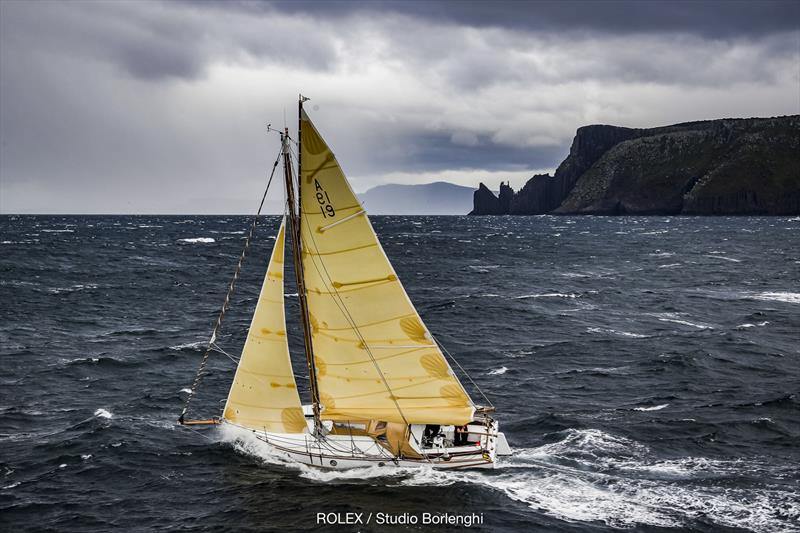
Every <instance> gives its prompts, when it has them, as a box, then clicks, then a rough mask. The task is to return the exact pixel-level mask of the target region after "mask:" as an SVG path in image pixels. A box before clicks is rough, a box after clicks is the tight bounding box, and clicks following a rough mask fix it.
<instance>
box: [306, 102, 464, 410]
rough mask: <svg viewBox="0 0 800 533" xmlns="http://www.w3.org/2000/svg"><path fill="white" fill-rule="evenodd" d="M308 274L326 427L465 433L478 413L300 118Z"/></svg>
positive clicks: (324, 149)
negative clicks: (362, 423) (421, 426)
mask: <svg viewBox="0 0 800 533" xmlns="http://www.w3.org/2000/svg"><path fill="white" fill-rule="evenodd" d="M300 161H301V170H300V179H299V181H300V198H301V202H302V205H301V235H302V243H303V256H302V261H303V272H304V278H305V284H306V290H307V293H308V309H309V321H310V323H311V330H312V343H313V348H314V356H315V362H316V369H317V371H316V374H317V384H318V389H319V396H320V402H321V404H322V407H323V410H322V418H323V419H327V420H384V421H388V422H400V423H409V424H413V423H433V424H457V425H462V424H466V423H467V422H469V421H470V420H471V419H472V416H473V414H474V406H473V404H472V401H471V400H470V398H469V396H468V395H467V393H466V391H465V390H464V388H463V387H462V386H461V383H459V381H458V379H457V378H456V377H455V376H454V375H453V372H452V370H451V368H450V366H449V365H448V364H447V361H446V360H445V358H444V356H443V355H442V352H441V351H440V350H439V348H438V346H437V345H436V343H435V342H434V340H433V339H432V337H431V335H430V333H428V330H427V328H426V327H425V325H424V324H423V323H422V320H421V319H420V317H419V315H418V314H417V311H416V309H414V306H413V305H412V304H411V301H410V300H409V298H408V295H407V294H406V292H405V289H403V286H402V284H401V283H400V280H398V279H397V274H396V273H395V271H394V269H393V268H392V265H391V263H389V260H388V259H387V257H386V254H385V253H384V251H383V248H381V245H380V243H379V242H378V238H377V236H376V235H375V231H374V230H373V229H372V225H371V224H370V222H369V219H368V218H367V215H366V212H365V211H364V208H363V207H362V206H361V203H360V202H359V201H358V199H357V198H356V196H355V194H354V193H353V191H352V189H351V188H350V185H349V184H348V182H347V179H346V178H345V176H344V173H343V172H342V170H341V168H340V167H339V164H338V162H337V161H336V158H335V157H334V155H333V153H332V152H331V151H330V149H329V148H328V146H327V144H326V143H325V141H324V140H323V139H322V137H321V136H320V135H319V133H318V132H317V130H316V128H314V125H313V124H312V123H311V121H310V120H309V118H308V116H307V115H306V114H305V112H303V111H301V137H300Z"/></svg>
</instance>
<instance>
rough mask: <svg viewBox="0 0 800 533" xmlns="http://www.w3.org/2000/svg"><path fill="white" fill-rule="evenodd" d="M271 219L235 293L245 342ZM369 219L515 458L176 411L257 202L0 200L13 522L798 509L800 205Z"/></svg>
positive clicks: (2, 342)
mask: <svg viewBox="0 0 800 533" xmlns="http://www.w3.org/2000/svg"><path fill="white" fill-rule="evenodd" d="M278 223H279V219H278V217H266V218H264V219H263V220H262V223H261V224H260V225H259V229H258V231H257V234H256V239H255V242H254V246H253V248H252V249H251V253H250V255H249V256H248V259H247V260H246V262H245V266H244V272H243V276H242V278H241V280H240V282H239V285H238V287H237V291H236V293H235V296H234V301H233V307H232V309H231V311H229V313H228V314H227V315H226V317H225V322H224V326H223V336H222V339H221V341H220V345H221V346H222V347H223V348H224V349H225V350H226V351H228V352H229V353H231V354H234V355H235V354H237V353H238V351H239V350H240V348H241V345H242V342H243V339H244V334H245V330H246V328H247V325H248V323H249V315H250V313H251V312H252V309H253V307H254V305H255V298H256V295H257V292H258V289H259V286H260V283H261V279H262V277H263V275H264V271H265V267H266V264H265V263H266V261H267V258H268V255H269V251H270V248H271V246H272V244H273V242H274V234H275V232H276V229H277V226H278ZM373 223H374V226H375V228H376V231H377V232H378V234H379V236H380V238H381V240H382V243H383V245H384V247H385V250H386V252H387V254H388V256H389V257H390V259H391V260H392V262H393V264H394V266H395V268H396V270H397V272H398V275H399V276H400V279H401V280H402V281H403V282H404V284H405V286H406V289H407V291H408V293H409V295H410V296H411V299H412V300H413V301H414V302H415V304H416V306H417V308H418V309H419V311H420V314H421V315H422V317H423V319H424V320H425V322H426V323H427V325H428V327H429V329H430V330H431V331H432V332H433V334H434V335H435V336H437V337H438V339H439V340H440V341H441V342H442V343H443V344H444V345H445V346H446V347H447V348H448V349H449V351H450V352H451V353H452V354H453V355H454V356H455V357H456V358H457V359H458V360H459V362H460V363H461V364H462V365H463V366H464V368H465V369H466V370H467V371H468V372H469V373H470V375H471V376H472V377H473V379H475V381H476V382H477V383H478V385H479V386H480V387H481V388H482V389H483V391H484V392H485V393H486V394H487V395H488V397H489V398H490V399H491V400H492V401H493V403H494V404H495V405H496V407H497V414H496V417H497V419H499V421H500V424H501V429H502V430H504V431H505V433H506V435H507V437H508V440H509V442H510V444H511V446H512V447H513V448H514V455H513V456H512V457H507V458H504V459H501V461H500V464H499V465H498V468H497V469H496V470H494V471H487V472H481V471H459V472H435V471H431V470H428V469H410V470H399V471H394V472H392V473H387V470H386V469H385V468H384V469H366V470H360V471H347V472H325V471H319V470H315V469H313V468H309V467H304V466H293V465H287V464H285V463H282V462H280V461H278V460H276V459H274V458H272V457H270V456H269V455H268V454H266V453H265V452H264V450H263V449H259V448H258V447H256V446H253V445H251V444H248V443H247V442H241V441H236V440H235V439H234V438H233V437H232V436H231V435H229V434H227V433H225V432H222V431H220V430H218V429H206V430H198V431H192V430H189V429H185V428H181V427H178V426H176V425H175V420H176V418H177V416H178V414H179V412H180V409H181V407H182V404H183V401H184V399H185V397H186V393H187V391H188V387H189V386H190V385H191V383H192V380H193V378H194V375H195V372H196V370H197V366H198V363H199V362H200V358H201V356H202V353H203V348H204V346H205V343H206V342H207V340H208V338H209V334H210V331H211V327H212V324H213V322H214V320H215V319H216V315H217V313H218V311H219V308H220V306H221V304H222V299H223V297H224V295H225V292H226V287H227V283H228V282H229V279H230V276H231V274H232V273H233V269H234V266H235V263H236V260H237V258H238V254H239V252H240V250H241V247H242V244H243V238H244V236H245V231H246V230H247V228H248V224H249V219H248V218H247V217H234V216H207V217H201V216H169V217H167V216H136V217H133V216H4V217H0V303H2V305H0V316H2V321H0V530H3V531H9V532H11V531H14V532H16V531H43V530H50V531H74V532H94V531H111V530H121V531H159V530H181V531H275V530H284V531H310V530H327V531H394V530H398V531H399V530H411V531H460V530H463V528H462V527H445V526H424V525H422V524H420V523H418V524H416V525H408V526H404V527H396V528H392V527H387V526H379V525H377V524H375V523H374V522H371V523H370V524H368V525H358V524H354V525H340V526H327V527H323V526H319V525H318V524H317V513H318V512H325V513H347V512H353V513H364V517H363V518H362V519H364V520H366V518H367V515H368V514H369V513H372V514H373V518H372V519H373V520H374V519H375V517H376V516H377V513H387V514H390V515H393V516H406V517H407V518H406V520H411V519H412V518H408V517H415V516H416V517H417V519H418V520H421V519H422V513H425V512H428V513H444V512H446V513H450V514H451V515H464V514H469V513H479V514H481V513H482V519H483V523H482V524H476V525H473V527H472V528H470V529H469V530H472V531H493V532H494V531H501V532H502V531H508V532H512V531H526V532H527V531H569V532H578V531H617V530H635V531H685V530H691V531H765V532H766V531H775V532H777V531H800V470H799V469H798V466H797V465H798V464H800V219H799V218H786V217H784V218H760V217H736V218H705V217H617V218H614V217H550V216H538V217H475V218H473V217H430V216H427V217H426V216H419V217H402V216H388V217H373ZM290 277H291V276H290V275H287V279H288V278H290ZM287 293H289V297H288V298H287V302H288V316H289V317H290V323H289V327H290V328H291V331H290V336H291V338H290V341H291V346H292V349H293V352H294V356H295V358H296V360H297V361H298V364H296V365H295V368H300V369H301V368H302V364H301V363H300V362H301V361H302V357H303V356H302V343H301V340H300V337H299V336H298V334H297V332H298V328H297V324H296V322H297V321H296V320H295V317H296V316H297V297H296V288H294V287H291V286H290V287H287ZM209 371H210V372H209V375H207V376H206V378H205V379H204V381H203V382H202V384H201V386H200V388H199V392H198V395H197V397H196V398H195V400H194V402H193V404H192V411H191V413H190V414H191V416H193V417H205V416H213V415H217V414H219V412H220V408H221V405H222V404H221V403H220V402H221V401H223V400H224V398H225V397H226V394H227V387H228V386H229V384H230V381H231V379H232V375H233V371H234V364H233V363H232V362H231V360H229V359H228V358H227V357H225V356H223V355H221V354H218V353H215V354H213V355H212V357H211V360H210V363H209ZM299 383H300V384H301V387H302V385H303V384H306V383H307V381H303V380H302V379H301V380H300V381H299ZM467 388H468V389H470V391H472V390H474V389H472V388H471V386H470V385H468V384H467ZM303 392H304V393H305V391H303ZM474 396H475V397H476V398H478V397H479V396H478V394H477V393H475V394H474ZM342 516H343V518H344V517H345V516H346V515H342Z"/></svg>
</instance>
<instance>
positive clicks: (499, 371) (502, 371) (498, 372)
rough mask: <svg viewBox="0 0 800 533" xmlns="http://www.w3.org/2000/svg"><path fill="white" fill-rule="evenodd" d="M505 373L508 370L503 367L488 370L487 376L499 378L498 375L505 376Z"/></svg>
mask: <svg viewBox="0 0 800 533" xmlns="http://www.w3.org/2000/svg"><path fill="white" fill-rule="evenodd" d="M506 372H508V368H507V367H505V366H502V367H500V368H496V369H494V370H490V371H489V375H490V376H499V375H502V374H505V373H506Z"/></svg>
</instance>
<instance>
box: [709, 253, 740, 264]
mask: <svg viewBox="0 0 800 533" xmlns="http://www.w3.org/2000/svg"><path fill="white" fill-rule="evenodd" d="M712 253H713V252H712ZM703 257H710V258H711V259H722V260H724V261H730V262H731V263H741V262H742V260H741V259H734V258H733V257H722V256H721V255H704V256H703Z"/></svg>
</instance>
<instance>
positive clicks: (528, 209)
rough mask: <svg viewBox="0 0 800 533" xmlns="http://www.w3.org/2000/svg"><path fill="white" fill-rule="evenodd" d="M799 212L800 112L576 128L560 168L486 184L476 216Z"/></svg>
mask: <svg viewBox="0 0 800 533" xmlns="http://www.w3.org/2000/svg"><path fill="white" fill-rule="evenodd" d="M546 213H551V214H564V215H568V214H587V215H588V214H592V215H625V214H630V215H674V214H687V215H688V214H692V215H796V214H800V115H792V116H784V117H774V118H748V119H720V120H706V121H700V122H687V123H683V124H675V125H673V126H665V127H660V128H648V129H636V128H623V127H619V126H607V125H593V126H584V127H582V128H579V129H578V131H577V133H576V134H575V138H574V139H573V141H572V146H571V148H570V152H569V155H568V156H567V158H566V159H565V160H564V161H563V162H562V163H561V164H560V165H559V166H558V168H557V169H556V171H555V175H553V176H551V175H549V174H542V175H535V176H533V177H532V178H531V179H529V180H528V182H527V183H526V184H525V185H524V186H523V187H522V189H520V190H519V191H517V192H514V191H513V189H511V187H509V186H508V185H505V184H501V186H500V194H499V197H498V196H495V195H494V193H492V191H490V190H489V189H488V188H487V187H486V186H485V185H483V184H481V185H480V187H479V188H478V190H477V191H475V193H474V196H473V210H472V212H470V215H504V214H511V215H538V214H546Z"/></svg>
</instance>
